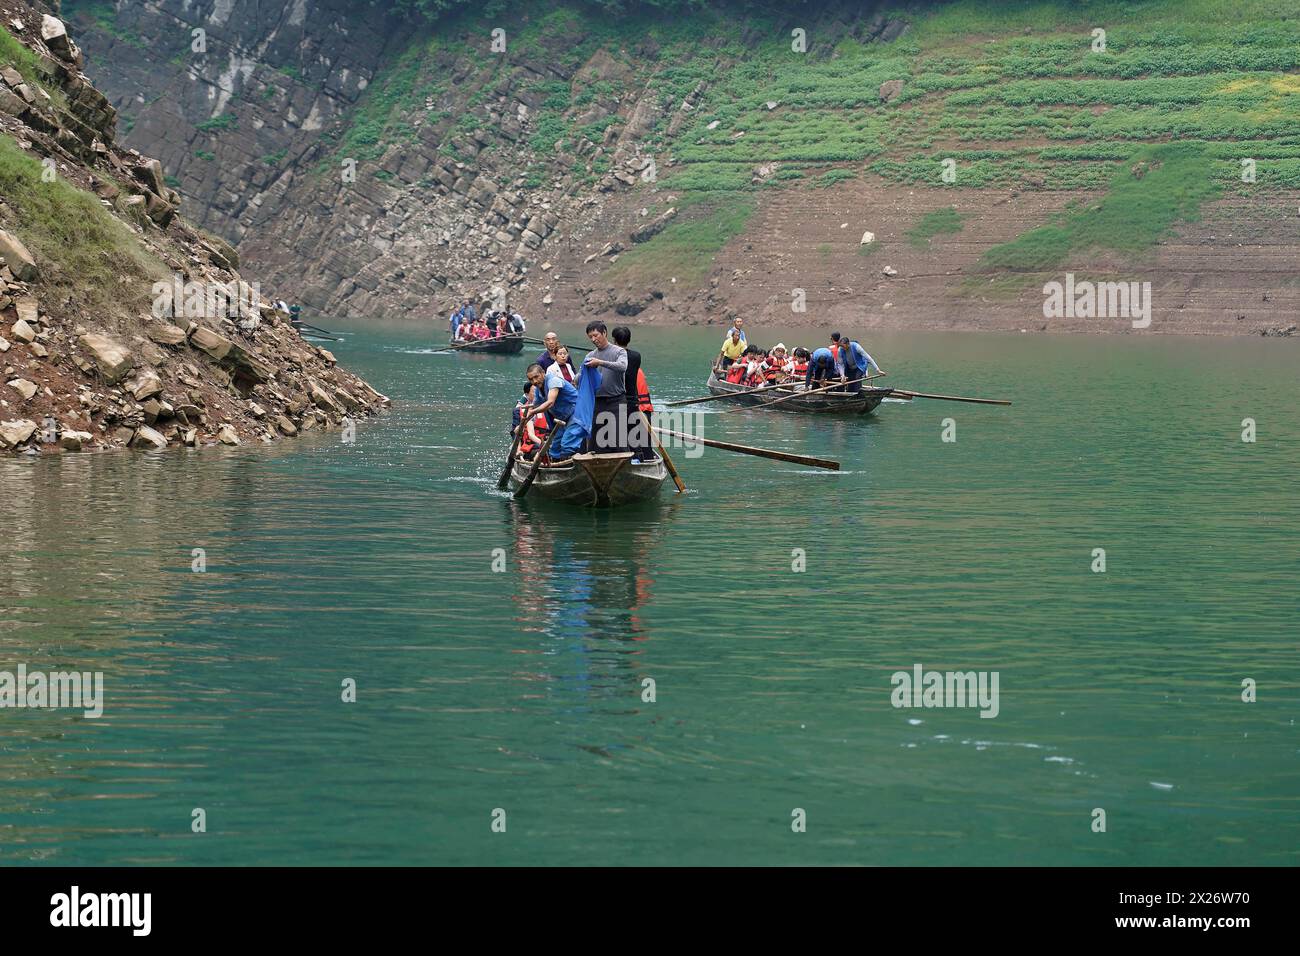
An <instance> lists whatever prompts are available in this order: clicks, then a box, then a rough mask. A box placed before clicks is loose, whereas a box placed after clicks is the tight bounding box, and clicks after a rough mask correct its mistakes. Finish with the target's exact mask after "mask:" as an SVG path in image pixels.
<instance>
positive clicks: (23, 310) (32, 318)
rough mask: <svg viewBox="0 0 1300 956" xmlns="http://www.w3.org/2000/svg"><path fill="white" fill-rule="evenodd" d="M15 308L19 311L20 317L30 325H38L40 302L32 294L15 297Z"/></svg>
mask: <svg viewBox="0 0 1300 956" xmlns="http://www.w3.org/2000/svg"><path fill="white" fill-rule="evenodd" d="M14 309H15V310H17V312H18V318H20V319H22V320H23V321H24V322H26V323H27V324H28V325H36V324H37V323H38V322H39V316H40V311H41V309H40V303H39V302H37V301H36V300H35V299H33V298H32V297H31V296H30V295H20V296H19V297H18V298H16V299H14Z"/></svg>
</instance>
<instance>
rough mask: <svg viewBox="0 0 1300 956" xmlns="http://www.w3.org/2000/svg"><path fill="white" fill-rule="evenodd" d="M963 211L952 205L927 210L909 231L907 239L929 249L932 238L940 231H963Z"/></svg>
mask: <svg viewBox="0 0 1300 956" xmlns="http://www.w3.org/2000/svg"><path fill="white" fill-rule="evenodd" d="M961 220H962V217H961V213H959V212H958V211H957V210H956V209H954V208H953V207H951V206H948V207H946V208H944V209H936V210H934V211H933V212H927V213H926V214H925V215H924V216H922V217H921V219H920V221H918V222H917V224H916V225H915V226H913V227H912V228H911V229H910V230H908V233H907V241H908V242H910V243H911V244H912V245H913V246H916V247H917V248H918V249H928V248H929V246H930V240H931V239H933V238H934V237H935V236H937V235H939V234H940V233H944V232H961Z"/></svg>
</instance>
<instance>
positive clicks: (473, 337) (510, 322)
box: [447, 299, 527, 342]
mask: <svg viewBox="0 0 1300 956" xmlns="http://www.w3.org/2000/svg"><path fill="white" fill-rule="evenodd" d="M447 322H448V331H450V332H451V340H452V341H453V342H474V341H477V340H480V339H492V338H497V337H498V336H502V335H520V334H522V333H523V332H524V330H525V329H526V328H527V323H525V322H524V317H523V316H522V315H520V314H519V313H518V312H506V311H505V310H503V309H485V310H484V311H483V314H482V315H480V314H479V312H478V310H477V309H475V308H474V303H473V302H472V301H471V300H469V299H466V300H465V301H464V302H462V303H461V305H460V308H458V309H456V310H455V311H454V312H452V313H451V317H450V318H449V319H448V320H447Z"/></svg>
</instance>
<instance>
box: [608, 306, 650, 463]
mask: <svg viewBox="0 0 1300 956" xmlns="http://www.w3.org/2000/svg"><path fill="white" fill-rule="evenodd" d="M609 335H610V338H612V339H613V340H614V344H615V345H620V346H622V347H623V351H625V352H627V372H626V373H624V376H623V389H624V391H625V392H626V393H627V394H626V399H627V422H628V429H627V446H628V448H630V449H631V450H632V452H633V453H634V454H635V455H636V458H637V460H638V461H650V460H652V459H653V458H654V452H653V451H651V449H650V434H649V432H648V430H647V429H646V424H645V421H644V419H642V417H641V407H640V397H639V396H640V389H639V388H638V386H637V379H638V374H637V373H639V372H640V371H641V353H640V352H638V351H637V350H636V349H630V348H628V347H627V344H628V343H629V342H631V341H632V330H631V329H629V328H628V327H627V326H625V325H620V326H617V327H616V328H615V329H614V330H613V331H612V332H610V333H609Z"/></svg>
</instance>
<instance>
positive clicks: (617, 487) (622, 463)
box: [510, 452, 668, 508]
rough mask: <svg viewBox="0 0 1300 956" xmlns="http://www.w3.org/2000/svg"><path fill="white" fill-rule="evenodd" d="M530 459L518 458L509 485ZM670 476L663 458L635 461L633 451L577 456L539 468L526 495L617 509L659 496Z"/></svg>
mask: <svg viewBox="0 0 1300 956" xmlns="http://www.w3.org/2000/svg"><path fill="white" fill-rule="evenodd" d="M532 468H533V463H532V462H531V461H516V462H515V464H514V466H513V467H512V468H511V469H510V488H511V490H512V491H513V490H515V489H517V488H518V487H519V486H520V485H521V484H522V483H523V482H524V480H525V479H526V478H527V477H528V473H529V472H530V471H532ZM667 477H668V469H667V468H666V467H665V466H664V463H663V460H662V459H656V460H654V461H633V460H632V455H631V453H630V452H622V453H618V454H600V455H574V456H573V457H572V458H570V459H568V460H567V461H564V462H561V463H560V464H559V465H553V466H550V467H547V468H539V469H538V471H537V477H536V478H535V479H534V480H533V483H532V486H531V487H530V488H529V489H528V493H527V495H526V497H529V498H533V497H537V498H545V499H547V500H548V501H559V502H563V503H565V504H570V505H577V506H579V507H584V508H616V507H619V506H620V505H628V504H633V503H635V502H638V501H646V500H649V499H651V498H654V497H656V496H658V494H659V490H660V489H661V488H662V487H663V483H664V479H666V478H667Z"/></svg>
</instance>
